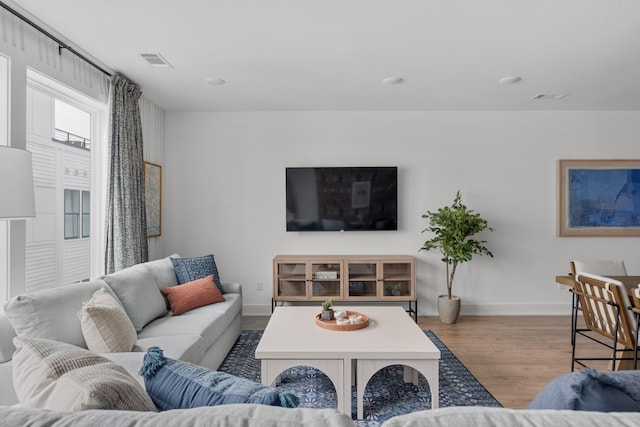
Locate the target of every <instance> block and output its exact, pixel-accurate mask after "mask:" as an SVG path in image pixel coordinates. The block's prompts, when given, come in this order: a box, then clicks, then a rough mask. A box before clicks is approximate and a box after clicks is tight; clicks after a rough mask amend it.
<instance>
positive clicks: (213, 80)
mask: <svg viewBox="0 0 640 427" xmlns="http://www.w3.org/2000/svg"><path fill="white" fill-rule="evenodd" d="M204 81H205V82H207V84H210V85H212V86H221V85H223V84H225V83H226V82H225V81H224V80H223V79H219V78H215V77H210V78H208V79H204Z"/></svg>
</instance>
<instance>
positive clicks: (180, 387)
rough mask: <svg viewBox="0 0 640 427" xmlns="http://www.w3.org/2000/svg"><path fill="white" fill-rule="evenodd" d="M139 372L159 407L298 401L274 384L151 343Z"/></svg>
mask: <svg viewBox="0 0 640 427" xmlns="http://www.w3.org/2000/svg"><path fill="white" fill-rule="evenodd" d="M140 375H141V376H142V377H143V378H144V385H145V389H146V390H147V393H148V394H149V396H150V397H151V400H153V402H154V403H155V404H156V406H157V407H158V409H159V410H160V411H168V410H170V409H187V408H195V407H199V406H215V405H228V404H233V403H258V404H262V405H271V406H282V407H284V408H295V407H297V406H298V404H299V400H298V397H297V396H295V395H293V394H291V393H281V392H280V391H279V390H277V389H276V388H275V387H268V386H265V385H262V384H260V383H257V382H254V381H251V380H248V379H245V378H240V377H236V376H235V375H231V374H228V373H226V372H219V371H211V370H209V369H206V368H203V367H201V366H198V365H194V364H192V363H188V362H183V361H181V360H174V359H170V358H168V357H165V356H164V354H163V352H162V350H161V349H160V348H159V347H155V346H154V347H151V348H150V349H149V350H147V353H146V354H145V355H144V360H143V364H142V368H140Z"/></svg>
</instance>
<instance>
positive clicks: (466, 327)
mask: <svg viewBox="0 0 640 427" xmlns="http://www.w3.org/2000/svg"><path fill="white" fill-rule="evenodd" d="M268 319H269V318H268V317H267V316H260V317H253V316H252V317H245V319H244V325H243V326H244V329H264V327H265V325H266V323H267V322H268ZM418 325H419V326H420V327H421V328H422V329H430V330H432V331H433V332H434V333H435V334H436V335H437V336H438V338H440V340H441V341H442V342H443V343H444V344H445V345H446V346H447V347H448V348H449V349H450V350H451V351H452V352H453V354H455V355H456V357H458V359H459V360H460V361H461V362H462V363H463V364H464V365H465V366H466V367H467V369H469V371H470V372H471V373H472V374H473V375H474V376H475V377H476V378H477V379H478V381H480V383H482V385H483V386H484V387H485V388H486V389H487V390H489V392H490V393H491V394H492V395H493V396H494V397H495V398H496V399H497V400H498V401H499V402H500V403H501V404H502V405H503V406H504V407H507V408H516V409H517V408H524V407H526V406H527V405H528V404H529V402H530V401H531V400H532V399H533V398H534V397H535V396H536V395H537V394H538V393H539V392H540V390H542V388H543V387H544V386H545V385H546V384H547V383H548V382H549V381H551V380H552V379H553V378H555V377H556V376H558V375H562V374H566V373H569V372H570V371H571V343H570V316H461V317H460V320H459V321H458V323H456V324H454V325H445V324H443V323H441V322H440V320H439V319H438V318H437V317H423V316H420V317H418ZM588 347H590V349H594V345H592V344H588V343H585V344H583V346H581V347H580V348H585V349H586V348H588ZM598 351H599V350H598ZM600 354H602V352H600ZM602 368H604V367H602Z"/></svg>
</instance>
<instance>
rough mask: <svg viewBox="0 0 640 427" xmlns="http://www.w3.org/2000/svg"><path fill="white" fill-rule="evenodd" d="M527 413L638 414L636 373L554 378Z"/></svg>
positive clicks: (639, 381) (591, 372) (575, 374)
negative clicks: (531, 410)
mask: <svg viewBox="0 0 640 427" xmlns="http://www.w3.org/2000/svg"><path fill="white" fill-rule="evenodd" d="M527 408H528V409H572V410H580V411H596V412H626V411H632V412H638V411H640V372H638V371H616V372H598V371H596V370H594V369H590V368H587V369H584V370H582V371H579V372H573V373H570V374H566V375H561V376H559V377H557V378H554V379H553V380H552V381H551V382H550V383H549V384H547V386H546V387H545V388H544V389H543V390H542V391H541V392H540V393H539V394H538V395H537V396H536V397H535V398H534V399H533V401H531V403H530V404H529V406H528V407H527Z"/></svg>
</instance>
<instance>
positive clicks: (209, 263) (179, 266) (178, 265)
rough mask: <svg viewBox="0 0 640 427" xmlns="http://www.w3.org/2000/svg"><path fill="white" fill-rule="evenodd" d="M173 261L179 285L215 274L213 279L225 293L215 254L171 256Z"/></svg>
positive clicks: (221, 291) (222, 292)
mask: <svg viewBox="0 0 640 427" xmlns="http://www.w3.org/2000/svg"><path fill="white" fill-rule="evenodd" d="M171 263H172V264H173V269H174V271H175V273H176V278H177V279H178V284H179V285H183V284H185V283H189V282H193V281H194V280H198V279H202V278H203V277H207V276H211V275H213V281H214V282H215V283H216V286H217V287H218V289H219V290H220V293H221V294H224V289H222V285H221V282H220V273H218V267H217V266H216V260H215V258H214V257H213V255H205V256H201V257H195V258H171Z"/></svg>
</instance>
